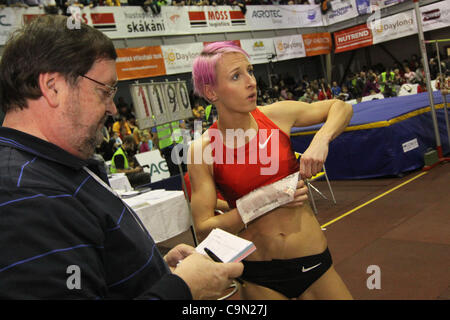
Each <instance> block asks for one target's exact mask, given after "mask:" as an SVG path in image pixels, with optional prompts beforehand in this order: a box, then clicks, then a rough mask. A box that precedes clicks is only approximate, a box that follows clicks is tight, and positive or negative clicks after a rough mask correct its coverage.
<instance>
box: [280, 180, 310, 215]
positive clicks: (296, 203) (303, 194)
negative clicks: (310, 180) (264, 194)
mask: <svg viewBox="0 0 450 320" xmlns="http://www.w3.org/2000/svg"><path fill="white" fill-rule="evenodd" d="M306 200H308V187H307V186H306V185H305V182H304V181H303V180H299V181H298V182H297V190H295V194H294V200H292V201H291V202H289V203H286V204H285V205H283V206H281V207H283V208H293V207H301V206H302V205H303V204H304V203H305V202H306Z"/></svg>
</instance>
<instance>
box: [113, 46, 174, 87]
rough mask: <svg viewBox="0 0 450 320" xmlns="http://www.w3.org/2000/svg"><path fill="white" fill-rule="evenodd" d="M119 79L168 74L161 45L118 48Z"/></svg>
mask: <svg viewBox="0 0 450 320" xmlns="http://www.w3.org/2000/svg"><path fill="white" fill-rule="evenodd" d="M116 52H117V56H118V57H117V60H116V62H117V63H116V71H117V76H118V78H119V80H129V79H140V78H148V77H156V76H162V75H165V74H166V68H165V65H164V58H163V54H162V51H161V47H159V46H156V47H140V48H125V49H116Z"/></svg>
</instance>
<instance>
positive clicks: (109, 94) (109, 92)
mask: <svg viewBox="0 0 450 320" xmlns="http://www.w3.org/2000/svg"><path fill="white" fill-rule="evenodd" d="M81 77H83V78H86V79H88V80H91V81H93V82H95V83H96V84H99V85H101V86H103V87H105V88H106V91H105V93H106V95H107V97H108V98H109V99H114V96H115V94H116V92H117V86H114V87H111V86H109V85H107V84H105V83H103V82H100V81H97V80H94V79H92V78H89V77H88V76H84V75H81Z"/></svg>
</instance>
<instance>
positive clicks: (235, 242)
mask: <svg viewBox="0 0 450 320" xmlns="http://www.w3.org/2000/svg"><path fill="white" fill-rule="evenodd" d="M204 248H208V249H209V250H211V251H212V252H213V253H214V254H215V255H216V256H217V257H218V258H220V260H222V261H223V262H239V261H241V260H242V259H244V258H245V257H247V256H248V255H249V254H251V253H252V252H253V251H255V250H256V247H255V245H254V244H253V242H251V241H248V240H245V239H243V238H240V237H238V236H235V235H233V234H231V233H229V232H226V231H223V230H222V229H213V230H212V231H211V232H210V233H209V235H208V236H207V237H206V239H205V240H203V241H202V242H201V243H200V244H199V245H198V246H197V247H196V248H195V250H197V252H199V253H201V254H205V255H206V252H205V251H204V250H203V249H204Z"/></svg>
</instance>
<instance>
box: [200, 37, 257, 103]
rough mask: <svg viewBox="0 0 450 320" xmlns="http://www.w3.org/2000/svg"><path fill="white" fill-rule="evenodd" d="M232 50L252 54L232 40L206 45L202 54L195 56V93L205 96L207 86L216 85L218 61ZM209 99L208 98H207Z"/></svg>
mask: <svg viewBox="0 0 450 320" xmlns="http://www.w3.org/2000/svg"><path fill="white" fill-rule="evenodd" d="M230 52H238V53H242V54H243V55H245V56H246V57H247V58H249V57H250V56H249V55H248V53H247V52H245V51H244V50H243V49H242V48H241V47H239V46H237V45H236V44H235V43H234V42H232V41H223V42H213V43H210V44H208V45H206V46H205V47H204V48H203V50H202V52H201V53H200V55H199V56H198V57H197V58H195V60H194V64H193V67H192V82H193V84H194V93H195V94H196V95H198V96H200V97H202V98H205V99H207V98H206V97H205V86H206V85H211V86H215V85H216V64H217V61H219V59H220V58H221V57H222V56H223V55H224V54H225V53H230ZM207 100H208V99H207Z"/></svg>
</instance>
